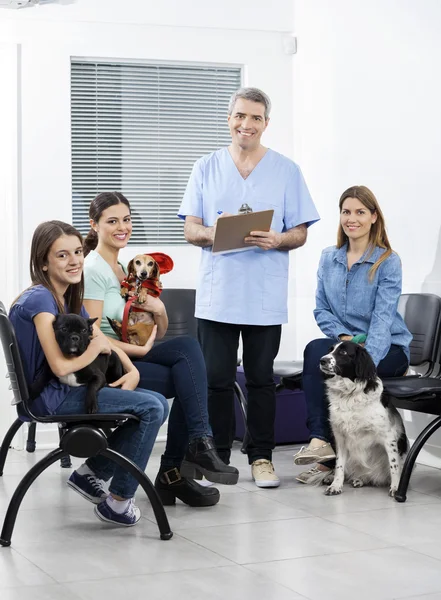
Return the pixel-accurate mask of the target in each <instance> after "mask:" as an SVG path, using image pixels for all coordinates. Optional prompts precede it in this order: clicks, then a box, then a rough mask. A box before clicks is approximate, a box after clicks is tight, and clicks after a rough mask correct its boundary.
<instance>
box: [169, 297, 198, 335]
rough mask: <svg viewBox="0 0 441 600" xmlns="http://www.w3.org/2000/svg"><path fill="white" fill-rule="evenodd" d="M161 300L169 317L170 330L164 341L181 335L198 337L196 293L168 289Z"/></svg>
mask: <svg viewBox="0 0 441 600" xmlns="http://www.w3.org/2000/svg"><path fill="white" fill-rule="evenodd" d="M161 300H162V301H163V302H164V304H165V308H166V309H167V315H168V330H167V333H166V334H165V336H164V337H163V338H162V339H163V340H168V339H172V338H175V337H177V336H179V335H189V336H191V337H194V338H195V337H197V322H196V318H195V316H194V309H195V302H196V291H195V290H186V289H177V288H172V289H167V288H166V289H165V290H163V292H162V294H161ZM161 341H162V340H161Z"/></svg>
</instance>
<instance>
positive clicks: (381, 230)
mask: <svg viewBox="0 0 441 600" xmlns="http://www.w3.org/2000/svg"><path fill="white" fill-rule="evenodd" d="M347 198H356V199H357V200H359V201H360V202H361V203H362V204H363V205H364V206H365V207H366V208H367V209H368V210H369V211H370V212H371V213H372V214H374V213H375V214H376V215H377V220H376V221H375V223H372V226H371V230H370V232H369V248H370V250H369V253H368V254H367V256H366V258H369V257H370V256H371V255H372V253H373V252H374V250H375V248H376V247H377V246H378V247H380V248H385V250H386V252H383V254H382V255H381V256H380V258H379V259H378V260H377V261H376V262H375V263H374V264H373V265H372V267H371V268H370V269H369V280H370V281H372V280H373V278H374V277H375V273H376V272H377V269H378V267H379V266H380V265H381V263H382V262H383V261H385V260H386V258H388V257H389V256H390V255H391V254H392V248H391V245H390V242H389V239H388V237H387V233H386V225H385V222H384V216H383V213H382V212H381V208H380V205H379V204H378V200H377V199H376V198H375V196H374V194H373V193H372V192H371V190H370V189H369V188H367V187H366V186H364V185H354V186H353V187H350V188H348V189H347V190H346V191H344V192H343V194H342V195H341V198H340V200H339V203H338V206H339V209H340V213H341V211H342V208H343V203H344V201H345V200H346V199H347ZM347 243H348V236H347V235H346V234H345V232H344V231H343V227H342V226H341V225H340V227H339V228H338V233H337V248H341V247H342V246H344V245H345V244H347Z"/></svg>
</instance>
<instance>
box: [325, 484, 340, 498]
mask: <svg viewBox="0 0 441 600" xmlns="http://www.w3.org/2000/svg"><path fill="white" fill-rule="evenodd" d="M342 491H343V487H342V486H335V485H334V484H332V485H330V486H329V487H327V488H326V490H325V496H338V494H341V493H342Z"/></svg>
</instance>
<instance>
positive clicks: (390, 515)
mask: <svg viewBox="0 0 441 600" xmlns="http://www.w3.org/2000/svg"><path fill="white" fill-rule="evenodd" d="M326 519H328V520H330V521H332V522H333V523H338V524H340V525H345V526H346V527H350V528H351V529H353V530H356V531H360V532H364V533H369V534H370V535H373V536H376V537H377V538H379V539H382V540H384V541H385V542H387V543H389V544H391V545H400V546H408V545H411V544H426V543H436V542H439V540H440V538H441V509H440V506H439V505H438V504H425V505H421V506H420V505H417V504H416V505H409V506H407V505H406V504H402V505H401V509H400V510H389V509H386V510H373V511H365V512H353V513H349V514H341V515H327V516H326Z"/></svg>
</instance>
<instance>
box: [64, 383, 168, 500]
mask: <svg viewBox="0 0 441 600" xmlns="http://www.w3.org/2000/svg"><path fill="white" fill-rule="evenodd" d="M85 394H86V387H85V386H81V387H72V388H71V391H70V392H69V394H68V395H67V396H66V398H65V400H64V401H63V403H62V404H61V405H60V406H59V407H58V409H57V411H56V414H57V415H73V414H84V402H85ZM98 412H99V413H103V414H109V413H128V414H133V415H136V416H137V417H138V418H139V419H140V421H139V423H133V422H131V421H127V422H126V423H124V424H123V425H121V426H120V427H118V428H117V429H115V430H114V431H113V432H112V433H111V434H110V436H109V440H108V441H109V446H110V448H112V449H113V450H116V451H117V452H119V453H120V454H122V455H124V456H126V457H127V458H129V459H130V460H132V461H133V462H134V463H135V464H136V465H137V466H138V467H139V468H140V469H141V471H145V468H146V466H147V461H148V459H149V457H150V454H151V452H152V448H153V444H154V443H155V440H156V436H157V435H158V431H159V428H160V427H161V425H162V424H163V423H164V421H165V419H166V418H167V415H168V403H167V400H166V399H165V398H164V397H163V396H161V394H158V393H156V392H150V391H147V390H143V389H140V388H136V390H133V391H129V390H121V389H119V388H110V387H105V388H102V389H101V390H100V391H99V392H98ZM86 462H87V465H88V467H89V468H90V469H92V471H93V472H94V473H95V475H96V476H97V477H98V478H99V479H103V480H104V481H107V480H109V479H110V478H111V477H112V482H111V484H110V486H109V491H110V492H111V493H112V494H115V495H116V496H120V497H121V498H133V496H134V495H135V491H136V488H137V487H138V482H137V481H136V479H135V478H134V477H132V476H131V475H130V474H129V473H128V472H127V471H126V470H124V469H122V468H121V467H119V466H117V465H116V464H115V463H114V462H112V461H111V460H109V459H108V458H105V457H103V456H94V457H92V458H89V459H87V461H86Z"/></svg>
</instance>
